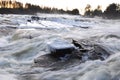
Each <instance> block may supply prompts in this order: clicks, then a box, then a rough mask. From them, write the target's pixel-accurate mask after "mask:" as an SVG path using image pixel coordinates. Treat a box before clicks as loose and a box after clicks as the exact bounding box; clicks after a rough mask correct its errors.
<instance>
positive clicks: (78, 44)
mask: <svg viewBox="0 0 120 80" xmlns="http://www.w3.org/2000/svg"><path fill="white" fill-rule="evenodd" d="M72 44H74V45H75V46H76V47H79V48H80V49H83V47H82V45H81V44H80V43H78V42H77V41H75V40H73V39H72Z"/></svg>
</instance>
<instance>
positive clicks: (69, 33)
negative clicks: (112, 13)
mask: <svg viewBox="0 0 120 80" xmlns="http://www.w3.org/2000/svg"><path fill="white" fill-rule="evenodd" d="M37 15H38V16H39V17H40V20H39V21H32V22H28V21H27V20H28V19H30V17H31V16H32V15H13V14H11V15H0V80H120V20H119V19H118V20H112V19H102V18H98V17H96V18H84V17H81V16H73V15H66V14H65V15H59V14H37ZM59 39H64V40H67V41H68V42H71V40H72V39H74V40H81V39H85V40H89V41H91V42H95V43H98V44H102V45H103V46H104V48H105V49H106V50H108V51H109V52H110V54H111V55H110V56H109V57H108V58H107V59H105V60H104V61H101V60H99V59H98V60H87V61H86V62H84V63H81V64H79V65H76V66H73V67H70V68H68V69H61V70H56V71H51V70H50V69H49V68H44V67H32V66H33V63H34V59H36V58H37V57H39V56H41V55H44V54H47V53H48V52H49V50H48V48H47V43H49V42H50V41H53V40H59Z"/></svg>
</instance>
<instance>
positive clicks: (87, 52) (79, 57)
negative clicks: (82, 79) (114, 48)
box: [33, 40, 110, 70]
mask: <svg viewBox="0 0 120 80" xmlns="http://www.w3.org/2000/svg"><path fill="white" fill-rule="evenodd" d="M72 43H73V44H74V46H73V45H71V44H70V43H68V42H65V41H53V42H52V43H50V44H49V45H48V47H49V50H50V53H49V54H45V55H42V56H40V57H38V58H37V59H35V60H34V65H33V66H34V67H46V68H51V70H59V69H67V68H70V67H73V66H75V65H79V64H80V63H82V62H85V61H88V60H97V59H100V60H105V59H106V58H107V57H109V55H110V53H109V51H107V50H106V49H104V47H103V45H100V44H94V45H90V44H88V45H87V44H86V45H83V44H82V43H81V42H80V43H79V41H75V40H74V42H72ZM76 44H77V45H76ZM75 46H76V47H75ZM86 46H89V48H88V47H86Z"/></svg>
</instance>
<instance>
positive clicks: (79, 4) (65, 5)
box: [17, 0, 120, 14]
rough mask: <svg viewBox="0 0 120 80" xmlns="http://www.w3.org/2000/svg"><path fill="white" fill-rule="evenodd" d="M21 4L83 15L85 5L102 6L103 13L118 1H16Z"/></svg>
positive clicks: (118, 1)
mask: <svg viewBox="0 0 120 80" xmlns="http://www.w3.org/2000/svg"><path fill="white" fill-rule="evenodd" d="M17 1H19V2H22V3H26V2H27V3H32V4H37V5H40V6H48V7H55V8H59V9H64V10H67V9H69V10H72V9H74V8H77V9H79V11H80V13H81V14H82V13H84V9H85V7H86V5H87V4H90V5H91V6H92V9H95V8H96V7H97V6H98V5H100V6H102V10H103V11H104V10H105V9H106V7H107V6H108V5H109V4H111V3H120V0H17Z"/></svg>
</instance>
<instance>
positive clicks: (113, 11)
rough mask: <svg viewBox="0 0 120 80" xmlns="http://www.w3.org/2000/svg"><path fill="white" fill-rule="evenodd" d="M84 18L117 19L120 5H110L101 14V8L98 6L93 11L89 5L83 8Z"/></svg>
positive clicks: (119, 14)
mask: <svg viewBox="0 0 120 80" xmlns="http://www.w3.org/2000/svg"><path fill="white" fill-rule="evenodd" d="M84 15H85V16H87V17H95V16H99V17H103V18H114V19H117V18H118V19H119V18H120V4H115V3H112V4H110V5H109V6H108V7H107V8H106V9H105V11H104V12H102V9H101V6H99V5H98V7H97V8H96V9H95V10H92V9H91V5H89V4H88V5H87V6H86V8H85V14H84Z"/></svg>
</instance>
